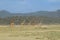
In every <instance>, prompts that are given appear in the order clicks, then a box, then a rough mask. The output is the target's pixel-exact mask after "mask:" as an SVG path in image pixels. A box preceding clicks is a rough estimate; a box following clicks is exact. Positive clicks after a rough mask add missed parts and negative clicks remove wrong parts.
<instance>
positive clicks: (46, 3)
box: [0, 0, 60, 13]
mask: <svg viewBox="0 0 60 40" xmlns="http://www.w3.org/2000/svg"><path fill="white" fill-rule="evenodd" d="M58 9H60V0H0V10H7V11H9V12H12V13H21V12H22V13H27V12H36V11H56V10H58Z"/></svg>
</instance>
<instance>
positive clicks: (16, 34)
mask: <svg viewBox="0 0 60 40" xmlns="http://www.w3.org/2000/svg"><path fill="white" fill-rule="evenodd" d="M14 26H15V27H14V28H10V26H9V25H0V40H60V25H42V26H41V27H40V26H37V25H35V26H31V25H14Z"/></svg>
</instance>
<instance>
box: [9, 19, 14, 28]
mask: <svg viewBox="0 0 60 40" xmlns="http://www.w3.org/2000/svg"><path fill="white" fill-rule="evenodd" d="M10 27H11V28H14V20H13V19H11V21H10Z"/></svg>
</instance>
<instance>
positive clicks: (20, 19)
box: [0, 16, 60, 25]
mask: <svg viewBox="0 0 60 40" xmlns="http://www.w3.org/2000/svg"><path fill="white" fill-rule="evenodd" d="M11 20H13V22H14V24H15V25H37V24H39V23H42V24H60V18H58V17H57V18H56V17H55V18H54V17H46V16H12V17H4V18H1V17H0V25H9V24H10V23H11Z"/></svg>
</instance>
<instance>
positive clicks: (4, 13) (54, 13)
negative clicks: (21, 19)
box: [0, 10, 60, 17]
mask: <svg viewBox="0 0 60 40" xmlns="http://www.w3.org/2000/svg"><path fill="white" fill-rule="evenodd" d="M59 15H60V10H57V11H37V12H31V13H10V12H8V11H6V10H2V11H0V17H7V16H8V17H9V16H48V17H58V16H59Z"/></svg>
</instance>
